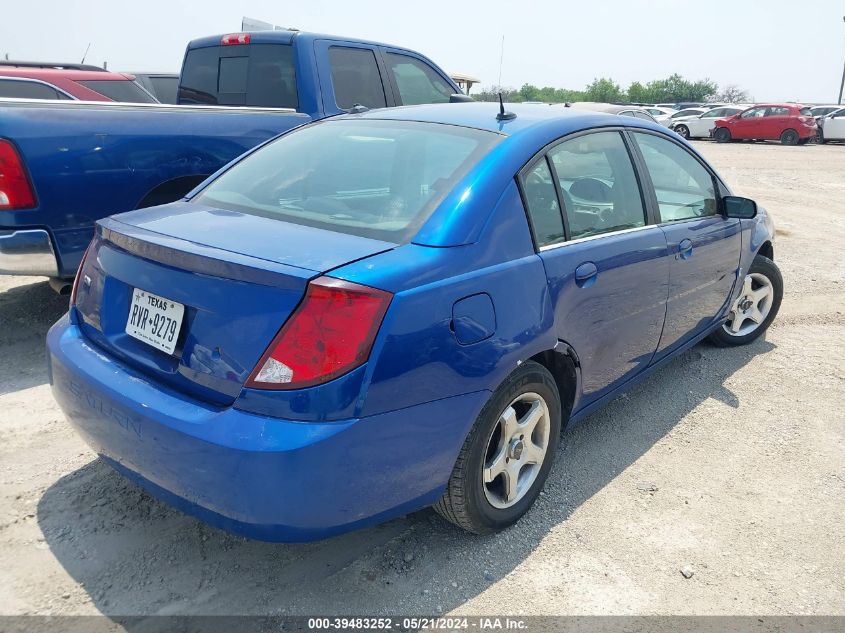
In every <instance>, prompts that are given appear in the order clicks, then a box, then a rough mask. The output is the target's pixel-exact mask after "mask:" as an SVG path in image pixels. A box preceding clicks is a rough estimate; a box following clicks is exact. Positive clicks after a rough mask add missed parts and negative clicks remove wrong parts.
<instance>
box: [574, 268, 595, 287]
mask: <svg viewBox="0 0 845 633" xmlns="http://www.w3.org/2000/svg"><path fill="white" fill-rule="evenodd" d="M598 274H599V269H598V268H597V267H596V265H595V264H594V263H593V262H584V263H583V264H581V265H580V266H578V268H576V269H575V284H576V285H577V286H578V287H579V288H587V287H588V286H592V285H593V284H594V283H595V282H596V278H597V277H598Z"/></svg>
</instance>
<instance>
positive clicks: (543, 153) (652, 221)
mask: <svg viewBox="0 0 845 633" xmlns="http://www.w3.org/2000/svg"><path fill="white" fill-rule="evenodd" d="M629 129H635V130H643V131H648V132H651V130H648V129H647V128H629V127H627V126H623V125H609V126H605V127H593V128H589V129H586V130H578V131H577V132H571V133H569V134H565V135H564V136H561V137H559V138H556V139H555V140H553V141H552V142H550V143H547V144H546V145H544V146H543V147H542V148H541V149H540V150H539V151H537V152H536V153H535V154H533V155H532V156H531V158H529V159H528V161H527V162H526V163H525V164H524V165H523V166H522V167H520V169H519V170H518V171H517V173H516V176H514V180H515V181H516V185H517V189H518V190H519V197H520V199H521V200H522V208H523V210H524V212H525V216H526V219H527V220H528V227H529V229H530V233H531V242H532V243H533V244H534V252H535V253H540V252H543V251H547V250H551V249H555V248H560V247H562V246H567V245H569V244H578V243H579V242H585V241H588V240H595V239H600V238H603V237H610V236H613V235H622V234H624V233H633V232H634V231H642V230H643V229H648V228H651V227H655V226H658V224H659V223H658V222H657V219H658V215H657V213H656V206H657V197H656V196H655V195H654V191H653V187H652V185H651V180H650V179H649V181H648V186H649V187H652V191H651V196H652V197H653V198H654V200H653V201H652V198H651V197H649V196H648V195H646V190H645V187H646V182H645V181H644V180H643V177H642V174H641V165H640V163H639V161H640V160H642V157H641V156H640V155H639V148H638V147H637V146H636V143H635V142H634V141H633V139H631V138H629V137H628V134H627V132H628V130H629ZM599 132H617V133H619V134H620V136H621V137H622V142H623V144H624V145H625V149H626V150H627V152H628V158H629V159H630V161H631V167H632V169H633V170H634V178H635V179H636V181H637V187H639V190H640V201H641V204H642V206H643V211H644V212H645V224H643V225H642V226H637V227H634V228H630V229H620V230H618V231H608V232H607V233H596V234H595V235H585V236H584V237H578V238H575V239H570V232H569V222H568V219H567V217H566V210H565V208H564V204H563V196H562V194H561V191H560V182H559V181H558V178H557V171H556V170H555V166H554V161H553V160H551V158H550V157H549V152H551V151H552V150H553V149H554V148H555V147H557V146H558V145H560V144H562V143H565V142H566V141H570V140H572V139H575V138H578V137H581V136H587V135H588V134H597V133H599ZM655 136H660V137H661V138H667V139H668V138H669V137H667V136H665V135H664V134H661V133H659V132H657V133H655ZM541 159H545V160H546V163H547V164H548V165H549V169H550V171H551V174H552V180H553V182H554V186H555V193H556V195H557V206H558V210H559V212H560V214H561V221H562V222H563V230H564V240H563V241H562V242H555V243H554V244H546V245H544V246H538V245H537V236H536V233H535V231H534V224H533V223H532V222H531V214H530V212H529V210H528V199H527V197H526V196H525V187H524V179H525V176H526V175H527V174H528V173H529V172H531V171H532V170H533V169H534V167H536V166H537V163H539V162H540V160H541ZM699 162H700V161H699ZM708 172H710V173H711V175H712V171H711V170H709V169H708Z"/></svg>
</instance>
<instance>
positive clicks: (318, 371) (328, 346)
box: [246, 277, 393, 389]
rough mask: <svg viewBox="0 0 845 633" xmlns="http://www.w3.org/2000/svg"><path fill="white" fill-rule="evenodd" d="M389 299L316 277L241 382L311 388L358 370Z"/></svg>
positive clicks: (385, 294) (267, 386)
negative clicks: (244, 379)
mask: <svg viewBox="0 0 845 633" xmlns="http://www.w3.org/2000/svg"><path fill="white" fill-rule="evenodd" d="M392 298H393V295H392V294H390V293H389V292H385V291H383V290H376V289H375V288H370V287H368V286H361V285H359V284H354V283H351V282H348V281H341V280H339V279H332V278H331V277H320V278H319V279H316V280H315V281H312V282H311V283H309V284H308V289H307V290H306V292H305V298H304V299H303V300H302V303H300V304H299V307H298V308H297V309H296V310H295V311H294V312H293V314H292V315H291V316H290V317H289V318H288V320H287V322H286V323H285V324H284V326H283V327H282V329H281V330H280V331H279V333H278V334H277V335H276V338H274V339H273V342H272V343H271V344H270V347H269V348H268V349H267V351H266V352H265V353H264V356H262V358H261V360H260V361H259V362H258V365H257V366H256V368H255V370H254V371H253V372H252V374H251V375H250V377H249V379H248V380H247V381H246V386H247V387H255V388H259V389H300V388H302V387H312V386H314V385H319V384H322V383H324V382H328V381H329V380H332V379H333V378H337V377H338V376H340V375H342V374H345V373H347V372H349V371H351V370H353V369H355V368H356V367H358V366H360V365H363V364H364V363H365V362H366V361H367V358H368V357H369V355H370V349H371V348H372V346H373V340H374V339H375V336H376V333H377V332H378V329H379V327H380V326H381V321H382V319H383V318H384V314H385V312H387V307H388V306H389V305H390V300H391V299H392Z"/></svg>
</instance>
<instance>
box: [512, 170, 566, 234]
mask: <svg viewBox="0 0 845 633" xmlns="http://www.w3.org/2000/svg"><path fill="white" fill-rule="evenodd" d="M522 191H523V193H524V194H525V206H526V207H527V209H528V216H529V217H530V218H531V228H532V229H533V231H534V240H535V241H536V242H537V246H539V247H542V246H548V245H549V244H555V243H557V242H561V241H563V239H564V233H563V220H562V219H561V216H560V207H559V206H558V202H557V192H556V191H555V185H554V181H553V180H552V172H551V170H550V169H549V165H548V163H546V159H545V157H543V158H542V159H540V160H539V161H537V164H536V165H535V166H534V167H533V168H532V169H531V170H530V171H528V173H526V174H525V176H524V177H523V179H522Z"/></svg>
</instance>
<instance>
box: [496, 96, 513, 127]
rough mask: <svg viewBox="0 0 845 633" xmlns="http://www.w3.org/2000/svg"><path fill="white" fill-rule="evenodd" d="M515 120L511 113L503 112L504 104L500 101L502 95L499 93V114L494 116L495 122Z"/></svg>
mask: <svg viewBox="0 0 845 633" xmlns="http://www.w3.org/2000/svg"><path fill="white" fill-rule="evenodd" d="M515 118H516V114H514V113H513V112H506V111H505V102H504V101H503V100H502V93H501V92H499V114H497V115H496V120H497V121H511V120H512V119H515Z"/></svg>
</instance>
